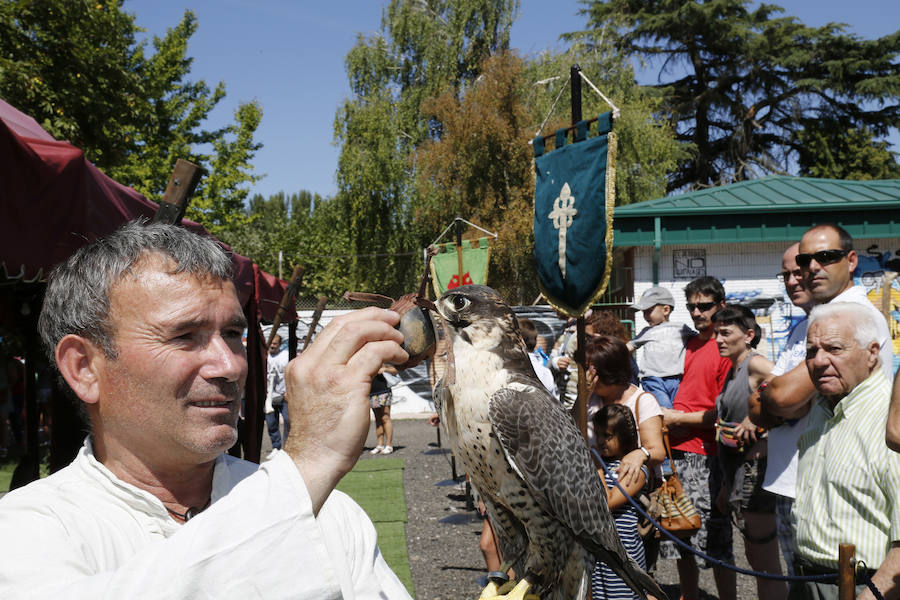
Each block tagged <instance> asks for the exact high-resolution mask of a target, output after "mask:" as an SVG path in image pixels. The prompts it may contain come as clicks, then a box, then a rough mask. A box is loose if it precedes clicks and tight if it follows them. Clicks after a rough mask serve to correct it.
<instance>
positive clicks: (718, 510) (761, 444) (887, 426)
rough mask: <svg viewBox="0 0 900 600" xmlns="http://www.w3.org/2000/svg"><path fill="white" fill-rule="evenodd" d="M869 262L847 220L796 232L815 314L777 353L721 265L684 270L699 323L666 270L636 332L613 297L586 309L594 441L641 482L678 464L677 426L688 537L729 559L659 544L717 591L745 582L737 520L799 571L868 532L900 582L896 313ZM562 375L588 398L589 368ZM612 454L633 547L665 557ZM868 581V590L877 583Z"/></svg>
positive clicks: (598, 577) (766, 589) (598, 594)
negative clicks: (676, 319) (859, 274)
mask: <svg viewBox="0 0 900 600" xmlns="http://www.w3.org/2000/svg"><path fill="white" fill-rule="evenodd" d="M856 265H857V256H856V252H855V251H854V250H853V240H852V238H851V237H850V235H849V234H848V233H847V232H846V231H845V230H843V229H842V228H841V227H840V226H837V225H832V224H825V225H818V226H815V227H812V228H810V229H809V230H808V231H806V232H805V233H804V234H803V236H802V238H801V239H800V241H799V242H798V243H796V244H793V245H792V246H790V247H789V248H787V250H786V251H785V253H784V256H783V258H782V265H781V271H780V272H779V274H778V278H779V280H780V281H781V282H782V283H783V284H784V286H785V291H786V293H787V295H788V297H789V298H790V299H791V302H792V303H793V304H794V305H795V306H797V307H798V308H799V309H800V310H801V311H802V312H803V314H804V315H808V318H806V317H804V318H803V319H802V320H801V321H799V322H798V323H797V324H796V325H795V326H794V328H793V330H792V331H791V332H790V334H789V337H788V340H787V344H786V346H785V348H784V350H783V352H782V353H781V354H780V356H779V357H778V360H777V362H776V363H774V364H773V363H772V362H771V361H769V360H768V359H767V358H766V357H765V356H763V355H761V354H759V353H758V352H757V351H756V347H757V345H758V344H759V342H760V340H761V333H762V332H761V329H760V327H759V325H758V324H757V321H756V318H755V316H754V314H753V313H752V312H751V311H750V310H749V309H748V308H746V307H744V306H741V305H739V304H726V301H725V298H726V294H725V290H724V288H723V286H722V284H721V283H720V281H719V280H718V279H716V278H715V277H711V276H704V277H700V278H697V279H695V280H693V281H691V282H690V283H688V284H687V286H686V287H685V288H684V295H685V304H686V307H687V309H688V311H689V313H690V316H691V319H692V321H693V328H689V327H687V326H685V325H680V324H675V323H671V322H669V316H670V314H671V312H672V309H673V308H674V307H675V300H674V297H673V295H672V293H671V292H670V291H669V290H667V289H665V288H663V287H658V286H656V287H652V288H650V289H649V290H647V291H646V292H645V293H644V294H643V295H642V297H641V298H640V300H639V301H638V302H636V303H635V304H634V305H633V306H632V308H633V309H635V310H636V311H641V312H642V313H643V316H644V319H645V320H646V321H647V323H648V325H647V327H646V328H644V329H643V330H641V331H640V332H639V333H638V334H637V335H636V336H635V337H634V338H633V339H630V340H628V339H625V340H623V339H622V337H623V336H622V333H621V330H620V329H619V328H618V327H616V325H615V324H612V325H610V324H609V323H608V321H609V320H610V315H611V313H608V311H605V312H607V314H606V315H605V316H604V315H602V314H591V315H589V316H587V318H586V332H587V342H588V344H587V348H586V351H587V371H586V377H587V380H588V381H587V383H588V389H589V392H590V399H589V401H588V409H587V410H588V421H589V443H590V444H591V445H592V446H593V447H594V448H596V450H597V451H598V452H599V454H600V455H601V456H603V457H604V459H608V460H609V464H608V466H609V467H612V468H613V470H614V471H615V473H616V478H617V479H618V482H619V483H620V484H621V485H622V486H623V487H624V488H625V489H626V490H627V491H628V492H629V493H632V494H633V495H637V494H638V493H640V492H641V491H642V490H643V491H645V492H647V491H649V490H650V489H651V488H652V487H654V486H656V485H658V484H659V482H660V481H661V480H662V479H661V477H662V476H664V475H665V474H668V472H669V469H665V472H664V473H663V472H662V469H660V467H661V466H662V465H663V461H664V458H665V452H664V444H663V437H664V436H668V438H669V440H670V441H671V448H672V452H671V454H672V459H673V461H674V463H675V464H674V465H672V466H673V467H674V470H675V471H676V472H677V474H678V477H679V479H680V481H681V484H682V486H683V489H684V491H685V493H686V495H687V496H688V497H689V498H690V500H691V502H692V504H693V505H694V507H695V508H696V510H697V512H698V513H699V515H700V520H701V528H700V530H699V531H698V532H697V533H696V534H694V535H693V536H691V537H690V539H689V540H688V542H689V545H690V546H692V547H693V549H696V550H699V551H702V552H703V553H704V554H706V555H707V556H709V557H710V558H712V559H714V560H713V561H707V560H706V559H701V558H698V556H697V555H696V554H695V553H693V552H691V551H689V550H687V549H685V548H684V547H682V546H680V545H677V544H675V543H674V542H671V541H668V540H666V541H663V542H662V543H660V544H659V548H658V552H659V556H660V557H661V558H667V559H674V560H676V563H677V571H678V578H679V586H680V593H681V597H682V598H684V599H693V598H698V597H699V569H700V568H710V567H711V568H712V570H713V576H714V580H715V583H716V588H717V592H718V597H719V598H720V599H722V600H728V599H733V598H736V597H737V589H736V576H735V572H734V571H733V570H732V569H730V568H728V565H730V564H734V551H733V539H732V524H734V525H736V527H737V529H738V531H740V533H741V535H742V536H743V541H744V548H745V553H746V558H747V561H748V562H749V563H750V566H751V568H753V569H754V570H756V571H761V572H767V573H771V574H781V560H780V558H779V549H780V554H781V556H783V557H784V562H785V563H786V564H787V569H788V573H789V574H791V575H793V574H800V575H819V574H826V573H834V572H836V570H837V567H838V548H839V545H840V544H841V543H854V544H856V549H857V554H856V556H857V558H858V559H859V560H861V561H863V564H864V565H865V569H867V570H868V575H870V576H871V578H872V582H873V583H874V584H875V586H876V587H877V589H879V590H880V592H881V593H882V594H883V596H884V597H885V598H896V597H900V583H898V582H900V493H898V492H900V478H898V475H900V471H898V468H900V455H898V454H897V453H896V452H895V451H894V450H896V449H898V448H900V435H898V434H900V389H898V388H900V385H896V384H895V386H894V388H895V389H894V390H893V398H894V401H893V403H892V402H891V396H892V388H891V383H890V378H891V376H892V374H893V373H892V370H893V365H894V360H893V352H892V346H891V337H890V333H889V329H888V325H887V322H886V320H885V317H884V316H883V315H882V314H881V313H880V312H879V311H878V310H877V309H876V308H875V307H874V306H873V305H872V303H871V302H870V301H869V300H868V298H867V297H866V294H865V291H864V290H863V289H862V288H860V287H859V286H856V285H854V283H853V272H854V270H855V269H856ZM605 321H606V322H605ZM574 337H575V336H574V335H573V333H572V331H567V332H566V333H564V334H563V335H562V336H561V337H560V338H559V339H558V340H557V343H556V346H555V347H554V350H553V352H552V353H551V354H550V357H549V360H548V361H547V364H548V365H549V366H550V367H551V368H553V369H554V370H555V371H556V372H557V374H559V373H567V372H570V371H573V370H574V369H572V362H573V361H572V358H571V357H572V356H573V355H574V351H575V345H576V344H575V342H573V339H574ZM638 348H641V349H642V350H641V353H640V355H639V358H640V360H639V361H638V364H637V365H636V366H635V365H634V364H633V363H632V362H630V358H631V352H632V351H634V350H635V349H638ZM638 380H639V381H638ZM562 389H563V390H564V391H563V392H562V397H561V401H562V402H563V403H565V404H566V405H567V406H571V405H572V404H574V396H572V395H571V394H572V393H577V385H576V386H575V387H574V388H573V387H572V386H571V379H570V380H569V385H566V386H564V387H563V388H562ZM618 407H626V408H628V409H629V410H628V411H626V412H627V415H628V416H629V417H630V418H623V415H624V414H625V413H623V412H622V411H621V410H620V409H619V408H618ZM889 412H890V418H889ZM598 470H599V469H598ZM599 472H600V475H601V476H604V477H605V479H606V484H607V488H608V490H609V503H610V508H611V509H612V510H613V512H614V515H615V517H616V524H617V527H618V528H619V532H620V536H621V537H622V539H623V541H626V547H627V548H628V549H629V552H630V553H632V556H633V557H634V558H635V560H637V561H638V562H639V564H641V565H642V566H643V565H645V564H647V563H648V562H650V563H651V565H652V560H653V558H654V557H655V555H656V551H657V548H655V544H654V543H652V539H653V538H652V536H649V538H648V537H647V536H645V537H644V544H640V545H639V544H636V543H635V540H636V539H639V538H638V537H636V536H637V533H636V532H637V527H638V519H637V512H636V511H635V509H634V508H633V507H632V506H631V505H630V504H629V503H625V502H623V497H622V496H621V493H620V492H619V491H618V489H617V488H616V487H615V486H614V485H613V482H612V481H611V480H610V478H609V476H608V475H604V471H603V470H599ZM648 542H650V543H648ZM651 546H654V547H651ZM858 583H859V585H858V586H857V593H858V594H859V597H860V598H871V597H874V596H872V594H871V592H870V591H869V590H868V589H867V588H866V587H865V586H864V585H863V584H862V582H861V581H859V582H858ZM593 584H594V585H593V593H594V598H633V597H634V595H633V592H631V590H629V589H628V588H627V587H623V586H622V585H621V582H617V581H615V575H614V574H612V573H609V572H607V571H606V570H605V569H604V568H603V566H602V565H599V564H598V566H597V568H596V570H595V574H594V580H593ZM837 591H838V588H837V583H836V582H834V583H830V582H827V583H823V582H820V581H815V582H813V581H791V583H790V586H789V585H788V584H786V583H785V582H784V581H780V580H775V579H765V578H758V579H757V593H758V597H760V598H766V599H770V598H771V599H775V600H777V599H778V598H787V597H790V598H797V599H799V598H808V599H813V598H816V599H818V598H837Z"/></svg>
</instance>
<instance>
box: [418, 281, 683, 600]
mask: <svg viewBox="0 0 900 600" xmlns="http://www.w3.org/2000/svg"><path fill="white" fill-rule="evenodd" d="M436 308H437V311H438V313H439V314H440V315H441V318H442V319H441V320H442V321H443V324H444V327H445V333H446V334H447V335H448V336H449V339H450V344H451V348H450V356H451V365H450V367H449V368H448V373H447V374H445V376H444V378H443V380H442V381H441V382H439V383H438V385H437V386H436V390H435V392H436V393H435V402H436V404H438V407H437V408H438V412H439V414H440V419H441V424H442V427H444V428H445V431H446V432H447V436H448V438H449V439H450V441H451V444H452V448H453V451H454V454H455V456H456V459H457V460H458V461H459V462H460V463H461V464H462V465H463V466H464V468H465V471H466V473H468V475H469V479H470V480H471V482H472V484H473V486H474V487H475V489H476V490H477V491H478V493H479V494H480V496H481V498H482V500H483V501H484V505H485V507H486V509H487V515H488V518H489V519H490V520H491V524H492V525H493V526H494V530H495V531H496V534H497V541H498V543H499V545H500V550H501V552H502V554H503V557H504V566H503V567H502V568H501V570H506V569H507V568H508V567H509V566H511V567H512V568H513V569H514V570H515V573H516V576H517V577H519V581H518V583H517V584H515V586H514V589H513V590H512V591H511V592H509V595H508V596H507V597H508V598H524V597H525V595H526V594H529V595H531V594H536V595H538V596H539V597H540V598H541V599H542V600H553V599H561V600H562V599H565V600H573V599H576V600H577V599H583V598H585V597H586V596H587V592H588V583H589V581H590V574H591V570H592V569H593V565H594V562H595V561H596V560H602V561H603V562H605V563H606V564H607V565H609V566H610V568H611V569H612V570H613V571H615V572H616V573H617V574H618V575H619V577H621V578H622V579H623V580H624V581H625V582H626V583H627V584H628V585H629V586H630V587H631V588H632V589H633V590H634V591H635V593H637V594H638V595H639V596H640V597H642V598H646V595H645V594H646V593H650V594H652V595H654V596H656V597H657V598H665V597H666V596H665V594H664V593H663V592H662V590H661V589H660V588H659V586H658V585H657V584H656V583H655V582H654V581H653V580H652V579H651V578H650V577H649V576H648V575H647V574H646V573H645V572H644V571H643V570H642V569H641V568H640V566H638V564H637V563H636V562H635V561H634V560H633V559H632V558H631V557H629V556H628V554H627V553H626V551H625V548H624V547H623V546H622V542H621V541H620V540H619V536H618V534H617V533H616V527H615V523H614V521H613V519H612V516H611V515H610V512H609V507H608V505H607V500H606V498H607V496H606V489H605V487H604V485H603V482H602V480H601V478H600V476H599V475H598V474H597V472H596V470H595V468H594V466H593V463H592V461H591V458H590V455H589V454H588V449H587V446H586V445H585V442H584V439H583V438H582V437H581V434H580V433H579V430H578V428H577V427H576V425H575V422H574V421H573V419H572V417H571V416H570V415H569V413H568V412H567V411H566V410H565V408H564V407H563V406H562V405H561V404H560V403H559V401H557V400H556V399H555V398H553V396H551V395H550V393H549V392H547V390H546V389H545V388H544V386H543V385H542V384H541V382H540V380H539V379H538V378H537V376H536V375H535V373H534V370H533V369H532V367H531V361H530V360H529V358H528V354H527V352H526V350H525V345H524V343H523V342H522V338H521V336H520V335H519V330H518V322H517V321H516V317H515V315H514V314H513V312H512V310H511V309H510V308H509V306H507V304H506V303H505V302H504V301H503V299H502V298H501V297H500V295H499V294H497V292H495V291H494V290H493V289H491V288H489V287H486V286H480V285H467V286H464V287H459V288H456V289H453V290H451V291H448V292H446V293H445V294H443V295H442V296H441V297H440V298H439V299H438V301H437V303H436ZM491 585H493V586H494V588H493V592H490V593H489V591H488V588H490V587H491ZM507 587H510V586H509V585H507V586H504V589H505V588H507ZM488 588H485V592H483V593H482V597H483V598H484V597H488V596H490V595H492V594H493V595H496V584H489V586H488Z"/></svg>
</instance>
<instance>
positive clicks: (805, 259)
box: [794, 250, 848, 269]
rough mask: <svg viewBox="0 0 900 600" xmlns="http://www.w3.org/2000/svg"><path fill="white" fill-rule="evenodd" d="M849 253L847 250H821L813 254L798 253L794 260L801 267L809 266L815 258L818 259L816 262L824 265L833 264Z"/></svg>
mask: <svg viewBox="0 0 900 600" xmlns="http://www.w3.org/2000/svg"><path fill="white" fill-rule="evenodd" d="M847 254H848V252H847V251H846V250H819V251H818V252H813V253H812V254H798V255H797V258H795V259H794V260H796V261H797V266H798V267H800V268H801V269H806V268H807V267H809V265H810V263H811V262H812V261H813V259H816V262H817V263H819V264H820V265H822V266H823V267H824V266H825V265H832V264H834V263H836V262H838V261H839V260H841V259H842V258H844V257H845V256H847Z"/></svg>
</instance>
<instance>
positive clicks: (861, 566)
mask: <svg viewBox="0 0 900 600" xmlns="http://www.w3.org/2000/svg"><path fill="white" fill-rule="evenodd" d="M856 572H857V573H862V577H863V582H864V583H865V584H866V587H867V588H869V591H870V592H872V595H873V596H875V600H884V596H882V595H881V591H880V590H879V589H878V588H877V587H875V583H874V582H873V581H872V578H871V577H869V569H868V568H867V567H866V563H865V562H863V561H859V562H858V563H856Z"/></svg>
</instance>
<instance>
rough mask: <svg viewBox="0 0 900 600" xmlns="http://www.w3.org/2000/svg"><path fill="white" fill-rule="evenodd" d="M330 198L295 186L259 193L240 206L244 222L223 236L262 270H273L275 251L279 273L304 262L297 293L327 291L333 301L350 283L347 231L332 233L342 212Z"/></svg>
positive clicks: (318, 293)
mask: <svg viewBox="0 0 900 600" xmlns="http://www.w3.org/2000/svg"><path fill="white" fill-rule="evenodd" d="M339 211H340V206H339V205H338V203H337V202H335V201H334V200H333V199H323V198H322V197H321V196H319V195H318V194H312V193H310V192H308V191H305V190H304V191H300V192H298V193H296V194H292V195H291V196H290V197H287V196H285V194H284V193H283V192H281V193H278V194H275V195H273V196H270V197H269V198H263V197H262V196H261V195H259V194H256V195H254V196H253V197H252V198H250V201H249V204H248V206H247V207H246V209H245V210H243V211H242V216H243V218H244V219H246V220H247V221H248V224H247V225H244V226H240V227H237V228H235V229H233V230H229V231H225V232H223V235H222V239H223V240H225V241H227V242H228V243H229V244H230V245H231V246H232V248H234V250H235V251H236V252H238V253H240V254H243V255H245V256H247V257H249V258H250V259H252V260H253V262H255V263H257V264H258V265H259V266H260V268H261V269H263V270H265V271H268V272H269V273H274V274H278V270H279V269H278V252H279V251H281V252H282V256H283V270H282V273H283V276H284V277H290V273H291V271H292V270H293V268H294V266H295V265H303V267H304V268H305V272H304V275H303V288H302V290H301V295H302V296H310V297H315V296H318V295H326V296H328V297H329V298H331V299H332V300H334V299H336V298H338V297H340V296H341V294H343V293H344V292H345V291H346V290H348V289H350V288H351V282H350V279H349V277H348V274H349V267H350V264H351V262H352V261H351V256H350V255H351V251H350V247H349V244H348V241H347V238H346V236H343V235H340V234H336V232H335V224H336V223H339V222H340V221H341V219H342V218H343V216H342V215H341V214H339Z"/></svg>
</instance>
